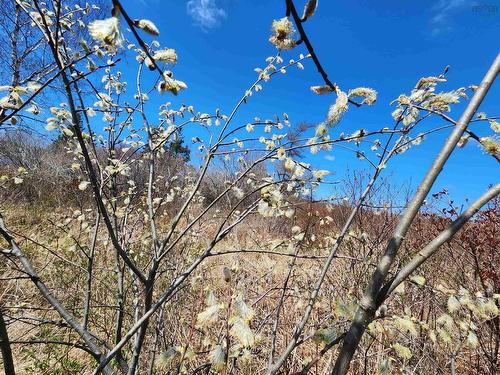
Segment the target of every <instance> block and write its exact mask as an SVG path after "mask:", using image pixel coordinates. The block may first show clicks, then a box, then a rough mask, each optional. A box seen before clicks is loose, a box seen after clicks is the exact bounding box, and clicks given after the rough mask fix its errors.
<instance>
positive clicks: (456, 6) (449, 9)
mask: <svg viewBox="0 0 500 375" xmlns="http://www.w3.org/2000/svg"><path fill="white" fill-rule="evenodd" d="M473 4H474V2H473V1H471V0H439V1H437V2H436V4H434V6H432V7H431V20H430V24H431V27H432V30H431V32H432V34H434V35H436V34H440V33H442V32H444V31H450V30H451V29H452V26H453V24H452V22H451V17H452V16H453V14H454V13H455V12H457V11H459V10H462V9H464V8H467V7H471V6H472V5H473Z"/></svg>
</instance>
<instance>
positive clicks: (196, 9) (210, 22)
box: [186, 0, 227, 31]
mask: <svg viewBox="0 0 500 375" xmlns="http://www.w3.org/2000/svg"><path fill="white" fill-rule="evenodd" d="M186 9H187V13H188V14H189V15H190V16H191V17H192V18H193V19H194V20H195V22H196V24H197V25H199V26H200V27H201V28H202V29H203V30H205V31H206V30H208V29H212V28H214V27H216V26H217V25H219V23H220V22H221V21H222V20H223V19H225V18H226V17H227V13H226V11H225V10H224V9H222V8H220V7H218V6H217V4H216V0H189V1H188V2H187V5H186Z"/></svg>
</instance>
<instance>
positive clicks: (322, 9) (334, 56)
mask: <svg viewBox="0 0 500 375" xmlns="http://www.w3.org/2000/svg"><path fill="white" fill-rule="evenodd" d="M124 5H125V7H126V9H127V10H128V12H129V13H130V15H131V16H132V17H133V18H148V19H151V20H152V21H153V22H154V23H155V24H156V25H157V26H158V28H159V29H160V32H161V35H160V37H159V38H158V40H159V41H160V42H161V44H162V46H165V47H172V48H175V49H176V50H177V53H178V56H179V63H178V64H177V65H176V66H175V67H174V69H173V71H174V74H175V77H176V78H177V79H181V80H184V81H186V83H187V84H188V86H189V89H188V90H187V91H185V92H183V93H181V94H180V95H179V97H166V96H163V97H159V95H153V97H152V98H151V99H152V101H153V103H154V104H158V105H159V104H160V103H162V102H164V101H167V100H168V101H171V102H172V103H173V104H174V107H177V106H178V105H180V104H181V103H186V104H194V105H195V109H196V110H197V111H201V112H208V113H213V112H214V111H215V109H216V108H221V110H222V112H223V113H228V112H230V110H231V109H232V107H233V106H234V104H235V103H236V102H237V100H238V98H239V97H240V96H241V95H242V93H243V92H244V91H245V90H246V89H247V88H248V86H249V85H250V84H251V83H252V82H253V80H254V79H255V78H256V73H255V72H254V71H253V69H254V68H256V67H263V66H264V64H265V63H264V60H265V58H266V57H267V56H270V55H273V54H274V53H275V49H274V47H273V46H272V45H271V44H270V43H268V42H267V39H268V38H269V34H270V24H271V22H272V20H273V19H278V18H281V17H283V16H284V1H269V0H267V1H264V0H252V1H243V0H190V1H187V0H186V1H185V0H175V1H174V0H169V1H166V0H126V1H124ZM296 5H297V8H300V9H301V8H302V6H303V2H302V1H296ZM305 28H306V31H307V32H308V35H309V38H310V39H311V42H312V43H313V45H314V47H315V49H316V51H317V53H318V55H319V57H320V60H321V61H322V63H323V65H324V67H325V68H326V70H327V71H328V74H329V77H330V79H331V80H332V81H334V82H336V83H338V84H339V85H340V87H342V88H343V89H344V90H346V91H347V90H348V89H350V88H355V87H359V86H368V87H373V88H374V89H376V90H377V91H378V92H379V97H378V101H377V103H376V105H375V106H373V107H363V108H360V109H356V108H350V110H349V112H348V113H347V114H346V115H345V117H344V119H343V121H342V122H341V123H340V124H339V125H338V132H340V131H344V132H346V133H350V132H353V131H355V130H356V129H359V128H365V129H368V130H375V129H378V128H381V127H384V126H389V125H391V123H392V122H391V121H392V119H391V117H390V113H391V111H392V110H393V109H394V108H392V107H390V106H389V103H390V102H391V101H392V100H393V99H395V98H396V97H397V96H398V95H399V94H400V93H405V92H406V93H409V92H410V90H411V88H412V87H413V86H414V84H415V83H416V81H418V79H419V78H420V77H423V76H429V75H437V74H439V73H440V72H442V70H443V68H444V67H445V66H446V65H450V66H451V68H450V71H449V73H448V75H447V77H448V82H447V83H446V84H444V85H443V86H442V87H441V89H442V90H447V89H454V88H458V87H461V86H467V85H469V84H477V83H479V81H480V80H481V78H482V77H483V75H484V73H485V72H486V70H487V69H488V67H489V65H490V63H491V62H492V61H493V59H494V58H495V56H496V54H497V53H498V52H499V51H500V48H499V47H500V44H499V40H500V37H499V35H500V1H499V0H487V1H485V2H480V1H479V2H474V1H468V0H450V1H416V0H415V1H392V0H391V1H368V0H358V1H333V0H331V1H330V0H329V1H327V0H322V1H319V7H318V10H317V13H316V15H315V16H314V17H313V18H311V19H310V20H309V21H308V22H307V23H306V24H305ZM129 37H130V36H129ZM299 53H306V51H305V47H303V46H300V47H298V48H296V49H294V50H292V51H290V52H288V53H286V54H285V55H284V58H285V60H287V59H289V58H297V56H298V54H299ZM129 59H130V62H132V58H129ZM304 65H305V70H304V71H299V70H296V69H291V70H290V71H289V73H287V74H286V75H285V76H281V77H277V78H276V79H272V80H271V81H270V82H269V83H267V84H265V85H264V90H263V91H262V92H261V93H259V95H254V96H253V97H252V98H251V99H250V101H249V103H248V104H247V105H246V106H245V107H244V108H243V110H242V111H241V112H240V113H239V115H238V117H237V118H236V123H238V124H246V123H247V122H248V121H250V120H251V119H252V118H253V117H254V116H258V117H260V118H262V119H264V118H272V116H273V115H274V114H281V113H283V112H287V113H288V114H289V115H290V118H291V121H292V122H294V123H297V122H307V123H313V124H314V123H319V122H321V121H322V120H324V117H325V114H326V111H327V109H328V106H329V105H330V104H331V101H332V100H333V99H334V98H333V97H331V96H326V97H319V96H317V95H315V94H313V93H312V92H311V91H310V90H309V87H310V86H311V85H316V84H321V83H322V82H321V79H320V77H319V75H318V74H317V73H316V70H315V68H314V65H313V64H312V61H308V62H306V64H304ZM499 103H500V84H499V83H498V82H497V83H496V85H494V87H493V89H492V90H491V92H490V95H489V97H488V98H487V99H486V101H485V102H484V103H483V106H482V107H481V110H482V111H485V112H486V113H487V114H489V115H499V114H500V113H499V112H500V107H499V106H498V104H499ZM462 108H463V107H462V106H457V107H455V109H454V110H453V111H452V113H451V115H452V117H454V118H456V119H457V118H458V117H459V115H460V113H461V112H460V109H462ZM443 124H444V123H443V122H442V121H441V120H439V119H434V120H431V121H428V122H427V123H426V125H424V126H423V128H422V130H421V131H423V130H424V129H430V128H432V127H433V126H438V125H443ZM473 129H474V130H475V131H476V132H477V133H478V134H480V135H490V134H491V133H492V132H491V130H490V129H489V127H488V126H487V124H483V125H479V126H478V124H476V125H475V127H474V128H473ZM448 132H449V131H445V132H443V133H441V134H440V135H437V136H433V137H430V138H427V139H426V141H424V142H423V144H422V145H421V146H419V147H416V148H413V149H411V150H410V151H408V152H407V153H405V154H404V155H402V156H401V157H397V158H396V159H393V161H392V164H391V165H389V166H388V168H387V169H386V173H387V174H391V175H393V176H395V177H394V181H395V183H396V184H402V183H408V182H410V183H411V184H412V186H415V184H417V183H418V182H419V181H420V180H421V178H422V176H423V174H424V173H425V170H426V168H427V167H428V166H429V165H430V163H431V161H432V158H433V155H434V154H435V151H437V150H438V148H439V147H440V145H441V144H442V142H443V140H444V139H445V137H446V135H447V134H448ZM334 134H335V133H334ZM187 135H188V136H189V134H187ZM188 139H189V138H188ZM331 156H334V158H332V157H329V158H328V159H334V160H333V161H332V160H327V159H325V154H321V156H318V157H315V158H314V163H315V165H317V166H319V167H321V168H327V169H331V170H333V171H336V173H337V176H334V178H341V177H342V176H343V175H344V173H345V170H346V168H347V167H349V168H350V169H351V170H352V169H358V168H362V167H364V166H365V165H366V164H363V163H362V162H359V161H357V159H356V158H354V157H353V155H351V154H348V153H346V152H343V151H341V150H339V149H334V150H333V151H332V153H331ZM366 167H368V165H366ZM499 177H500V174H499V173H498V165H497V163H496V162H495V161H494V160H493V159H492V158H491V157H488V156H486V155H484V154H483V152H482V151H481V150H480V149H479V148H478V147H477V146H476V145H475V144H473V143H470V144H469V145H468V146H467V147H466V148H465V149H460V150H456V151H455V153H454V154H453V156H452V159H451V160H450V162H449V164H448V165H447V166H446V168H445V170H444V172H443V174H442V176H441V177H440V179H439V180H438V181H437V183H436V185H435V187H434V189H433V191H437V190H439V189H441V188H447V189H448V190H449V191H450V194H451V196H452V197H453V198H454V199H456V200H457V201H463V200H464V199H465V198H466V197H468V198H475V197H477V196H478V195H479V194H480V193H481V192H482V191H484V189H485V188H486V187H487V186H488V184H490V183H495V182H498V180H499Z"/></svg>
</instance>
